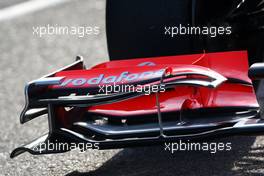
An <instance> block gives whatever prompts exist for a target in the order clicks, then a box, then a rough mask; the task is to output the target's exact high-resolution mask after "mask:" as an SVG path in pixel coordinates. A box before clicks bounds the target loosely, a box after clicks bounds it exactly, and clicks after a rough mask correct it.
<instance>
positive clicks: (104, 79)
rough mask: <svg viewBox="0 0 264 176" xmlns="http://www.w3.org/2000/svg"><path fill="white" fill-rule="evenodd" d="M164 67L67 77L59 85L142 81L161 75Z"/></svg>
mask: <svg viewBox="0 0 264 176" xmlns="http://www.w3.org/2000/svg"><path fill="white" fill-rule="evenodd" d="M163 72H164V69H160V70H156V71H146V72H142V73H129V72H128V71H124V72H122V73H121V74H120V75H111V76H105V74H100V75H98V76H96V77H92V78H82V77H80V78H69V79H65V80H64V81H63V82H62V83H61V84H60V85H59V87H65V86H69V85H70V86H84V85H101V84H106V85H107V84H113V83H115V84H118V83H130V82H137V81H143V80H146V79H151V78H158V77H161V76H162V74H163Z"/></svg>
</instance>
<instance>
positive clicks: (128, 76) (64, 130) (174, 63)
mask: <svg viewBox="0 0 264 176" xmlns="http://www.w3.org/2000/svg"><path fill="white" fill-rule="evenodd" d="M263 8H264V1H263V0H214V1H211V0H163V1H160V0H142V1H132V0H107V4H106V32H107V43H108V51H109V58H110V61H109V62H106V63H102V64H99V65H96V66H94V67H92V68H90V69H85V66H84V64H83V60H82V58H81V57H77V60H76V62H74V63H73V64H71V65H69V66H67V67H65V68H63V69H60V70H58V71H56V72H54V73H51V74H49V75H46V76H44V77H42V78H40V79H37V80H34V81H32V82H30V83H28V84H27V86H26V87H25V98H26V105H25V108H24V110H23V111H22V113H21V116H20V121H21V123H26V122H28V121H30V120H32V119H34V118H36V117H39V116H42V115H45V114H47V116H48V122H49V133H47V134H45V135H43V136H42V137H40V138H38V139H36V140H34V141H33V142H31V143H29V144H26V145H23V146H21V147H18V148H16V149H15V150H14V151H13V152H12V153H11V157H12V158H13V157H15V156H17V155H19V154H22V153H24V152H26V151H27V152H29V153H31V154H34V155H39V154H48V153H59V152H66V151H69V150H71V149H72V148H71V146H72V145H71V144H90V145H88V148H89V147H90V148H94V149H108V148H122V147H130V146H141V145H154V144H159V143H163V142H166V141H177V140H196V139H197V140H201V139H207V138H219V137H224V136H228V135H251V134H254V135H256V134H263V132H264V120H263V119H262V118H263V114H264V113H263V105H262V104H263V103H262V102H261V101H258V100H257V97H256V93H255V90H257V87H258V81H256V80H259V79H262V78H263V77H264V65H263V64H260V63H261V62H263V60H262V58H263V56H264V55H263V50H264V47H263V46H264V45H262V43H263V37H264V35H263V29H264V28H263V17H264V15H263V12H264V11H263ZM180 24H182V25H185V26H188V25H191V26H209V27H210V26H231V27H232V35H229V36H220V37H215V38H212V37H208V36H205V35H203V36H199V35H191V36H190V35H181V36H177V37H174V38H171V37H167V36H165V35H163V34H164V27H166V26H178V25H180ZM204 50H205V51H206V52H205V51H204ZM227 51H228V52H227ZM254 63H259V64H254ZM249 64H250V65H252V64H253V65H252V66H251V67H250V68H249ZM253 81H254V82H253ZM253 85H254V86H253ZM51 144H58V145H57V146H56V147H55V146H54V145H52V147H51V148H49V147H47V146H49V145H51ZM59 144H62V145H59ZM64 144H66V145H64ZM74 146H78V147H80V146H81V145H74ZM83 148H84V149H87V147H83Z"/></svg>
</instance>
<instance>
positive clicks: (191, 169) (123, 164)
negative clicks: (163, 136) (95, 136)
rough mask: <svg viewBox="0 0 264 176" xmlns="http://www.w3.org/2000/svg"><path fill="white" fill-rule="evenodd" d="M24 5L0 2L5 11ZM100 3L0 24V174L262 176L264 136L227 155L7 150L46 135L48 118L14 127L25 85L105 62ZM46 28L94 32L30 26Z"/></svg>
mask: <svg viewBox="0 0 264 176" xmlns="http://www.w3.org/2000/svg"><path fill="white" fill-rule="evenodd" d="M21 1H22V0H12V1H9V0H1V2H0V8H4V7H7V6H10V5H13V4H16V3H20V2H21ZM104 8H105V2H104V1H103V0H74V1H71V2H67V3H63V4H60V5H57V6H56V7H51V8H46V9H43V10H41V11H38V12H34V13H32V14H27V15H24V16H19V17H16V18H14V19H11V20H6V21H2V22H0V23H1V24H0V63H1V64H0V82H1V91H0V109H1V111H0V129H1V130H0V175H10V176H14V175H15V176H16V175H19V176H20V175H24V176H29V175H34V176H39V175H50V176H54V175H56V176H57V175H67V176H86V175H87V176H90V175H102V176H104V175H106V176H108V175H110V176H111V175H113V176H117V175H124V176H134V175H146V176H147V175H188V176H191V175H208V176H209V175H223V176H227V175H256V176H257V175H264V137H257V138H256V137H232V138H226V139H222V140H216V141H215V142H231V143H232V150H231V151H221V152H217V153H216V154H211V153H210V152H204V151H193V152H190V151H188V152H175V153H174V154H171V153H169V152H168V151H165V150H164V146H156V147H144V148H131V149H120V150H105V151H97V150H93V151H87V152H85V153H80V152H78V151H71V152H68V153H64V154H56V155H45V156H44V155H43V156H32V155H30V154H28V153H26V154H23V155H21V156H19V157H17V158H15V159H10V158H9V154H10V152H11V151H12V149H13V148H15V147H17V146H19V145H21V144H23V143H26V142H29V141H31V140H32V139H34V138H36V137H38V136H40V135H42V134H44V133H45V132H47V129H48V128H47V122H46V117H45V116H44V117H41V118H37V119H35V120H33V121H31V122H29V123H26V124H24V125H20V123H19V113H20V111H21V109H22V108H23V105H24V95H23V87H24V85H25V83H26V82H28V81H30V80H32V79H36V78H38V77H40V76H42V75H44V74H46V73H49V72H51V71H54V70H56V69H58V68H60V67H62V66H64V65H67V64H69V63H71V62H72V61H73V60H74V57H75V56H76V55H77V54H80V55H83V56H84V58H85V62H86V65H87V66H92V65H94V64H96V63H99V62H102V61H105V60H107V58H108V55H107V47H106V39H105V26H104V13H105V12H104V11H105V9H104ZM47 24H50V25H62V26H63V25H66V26H99V27H100V34H99V35H90V36H86V37H84V38H79V37H77V36H72V35H52V36H44V37H38V36H35V35H33V27H36V26H43V25H44V26H45V25H47Z"/></svg>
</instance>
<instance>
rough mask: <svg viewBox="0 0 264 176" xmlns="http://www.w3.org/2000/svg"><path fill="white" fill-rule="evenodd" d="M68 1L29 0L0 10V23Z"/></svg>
mask: <svg viewBox="0 0 264 176" xmlns="http://www.w3.org/2000/svg"><path fill="white" fill-rule="evenodd" d="M67 1H70V0H30V1H26V2H23V3H20V4H16V5H13V6H10V7H6V8H3V9H0V21H4V20H10V19H13V18H16V17H19V16H21V15H26V14H29V13H33V12H36V11H39V10H42V9H45V8H48V7H52V6H55V5H58V4H61V3H64V2H67Z"/></svg>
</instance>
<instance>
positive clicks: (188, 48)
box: [106, 0, 202, 60]
mask: <svg viewBox="0 0 264 176" xmlns="http://www.w3.org/2000/svg"><path fill="white" fill-rule="evenodd" d="M191 6H192V1H190V0H162V1H161V0H142V1H139V0H135V1H132V0H108V1H107V7H106V31H107V43H108V52H109V56H110V60H120V59H130V58H142V57H157V56H165V55H177V54H189V53H193V52H195V49H194V48H193V43H194V42H193V39H192V38H190V37H188V36H177V37H174V38H171V37H168V36H165V34H164V33H165V26H178V25H179V24H182V25H187V24H191V20H192V18H191V16H192V12H191ZM200 51H202V49H200ZM197 52H198V51H197Z"/></svg>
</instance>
